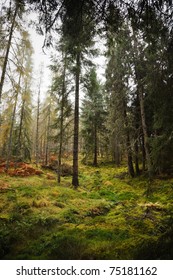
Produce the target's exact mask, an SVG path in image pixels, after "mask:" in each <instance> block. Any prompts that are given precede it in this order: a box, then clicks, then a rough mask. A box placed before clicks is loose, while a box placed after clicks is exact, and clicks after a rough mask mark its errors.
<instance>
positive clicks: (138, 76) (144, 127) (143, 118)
mask: <svg viewBox="0 0 173 280" xmlns="http://www.w3.org/2000/svg"><path fill="white" fill-rule="evenodd" d="M133 40H134V46H133V47H134V66H135V75H136V81H137V86H138V89H137V91H138V97H139V105H140V112H141V122H142V130H143V136H144V147H145V155H146V163H147V169H148V175H149V178H151V177H152V163H151V157H150V149H149V143H148V131H147V124H146V116H145V108H144V93H143V85H142V77H141V74H140V70H139V67H138V63H139V62H138V60H137V59H138V56H139V55H140V54H139V51H138V47H137V38H136V34H135V31H134V30H133Z"/></svg>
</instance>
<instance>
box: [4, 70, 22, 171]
mask: <svg viewBox="0 0 173 280" xmlns="http://www.w3.org/2000/svg"><path fill="white" fill-rule="evenodd" d="M21 77H22V74H21V73H20V75H19V81H18V89H17V92H16V95H15V102H14V108H13V113H12V119H11V125H10V135H9V141H8V147H7V158H6V171H8V169H9V161H10V156H11V145H12V135H13V127H14V122H15V116H16V108H17V100H18V95H19V89H20V82H21Z"/></svg>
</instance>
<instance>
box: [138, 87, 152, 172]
mask: <svg viewBox="0 0 173 280" xmlns="http://www.w3.org/2000/svg"><path fill="white" fill-rule="evenodd" d="M139 102H140V110H141V120H142V130H143V135H144V147H145V154H146V162H147V168H148V174H149V177H151V176H152V164H151V157H150V149H149V144H148V132H147V125H146V116H145V109H144V97H143V92H142V90H139Z"/></svg>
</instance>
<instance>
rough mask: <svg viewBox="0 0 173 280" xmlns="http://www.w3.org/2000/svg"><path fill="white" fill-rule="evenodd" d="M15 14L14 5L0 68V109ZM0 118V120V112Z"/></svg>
mask: <svg viewBox="0 0 173 280" xmlns="http://www.w3.org/2000/svg"><path fill="white" fill-rule="evenodd" d="M17 12H18V5H16V8H15V11H14V15H13V19H12V24H11V28H10V35H9V38H8V43H7V48H6V53H5V58H4V63H3V66H2V74H1V80H0V107H1V99H2V90H3V85H4V80H5V74H6V69H7V62H8V56H9V52H10V47H11V41H12V37H13V32H14V27H15V20H16V16H17ZM0 109H1V108H0ZM0 118H1V110H0ZM0 125H1V122H0Z"/></svg>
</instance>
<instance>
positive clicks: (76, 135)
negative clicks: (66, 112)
mask: <svg viewBox="0 0 173 280" xmlns="http://www.w3.org/2000/svg"><path fill="white" fill-rule="evenodd" d="M79 79H80V52H78V53H77V55H76V77H75V80H76V81H75V111H74V139H73V178H72V185H73V186H74V188H77V187H78V186H79V179H78V149H79Z"/></svg>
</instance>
